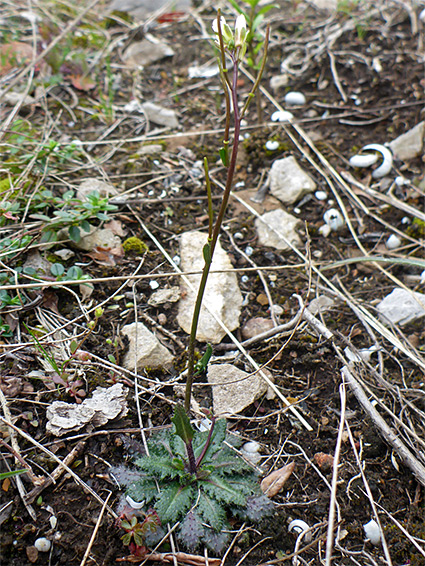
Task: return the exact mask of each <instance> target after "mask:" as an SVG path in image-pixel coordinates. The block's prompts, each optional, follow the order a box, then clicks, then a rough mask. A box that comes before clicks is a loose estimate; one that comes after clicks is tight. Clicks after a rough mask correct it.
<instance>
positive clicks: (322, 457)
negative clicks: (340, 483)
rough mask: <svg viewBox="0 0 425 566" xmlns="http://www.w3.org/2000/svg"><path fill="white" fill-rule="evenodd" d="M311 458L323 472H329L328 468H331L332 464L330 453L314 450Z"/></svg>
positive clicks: (332, 459)
mask: <svg viewBox="0 0 425 566" xmlns="http://www.w3.org/2000/svg"><path fill="white" fill-rule="evenodd" d="M313 458H314V461H315V462H316V464H317V465H318V466H319V468H320V469H321V470H323V471H324V472H329V470H332V468H333V465H334V457H333V456H332V454H325V453H324V452H316V454H315V455H314V456H313Z"/></svg>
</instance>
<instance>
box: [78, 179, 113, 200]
mask: <svg viewBox="0 0 425 566" xmlns="http://www.w3.org/2000/svg"><path fill="white" fill-rule="evenodd" d="M93 191H96V192H97V193H99V196H100V197H102V198H104V197H113V196H115V195H117V194H118V191H117V189H116V188H115V187H114V186H113V185H111V184H110V183H105V181H102V180H101V179H96V177H89V178H88V179H85V180H84V181H83V182H82V183H80V185H79V187H78V189H77V198H79V199H80V200H87V195H89V194H90V193H92V192H93Z"/></svg>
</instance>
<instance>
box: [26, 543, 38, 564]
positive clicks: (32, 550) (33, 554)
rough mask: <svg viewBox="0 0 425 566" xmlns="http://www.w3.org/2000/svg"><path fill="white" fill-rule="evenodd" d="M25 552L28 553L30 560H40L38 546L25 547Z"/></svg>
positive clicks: (34, 561) (32, 561)
mask: <svg viewBox="0 0 425 566" xmlns="http://www.w3.org/2000/svg"><path fill="white" fill-rule="evenodd" d="M25 552H26V553H27V558H28V560H29V561H30V562H31V563H32V564H35V563H36V562H37V560H38V550H37V549H36V547H35V546H27V547H26V549H25Z"/></svg>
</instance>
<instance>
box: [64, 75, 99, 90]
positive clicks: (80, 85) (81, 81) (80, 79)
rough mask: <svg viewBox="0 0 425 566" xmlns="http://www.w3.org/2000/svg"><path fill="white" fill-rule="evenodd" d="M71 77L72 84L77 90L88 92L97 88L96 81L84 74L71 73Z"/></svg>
mask: <svg viewBox="0 0 425 566" xmlns="http://www.w3.org/2000/svg"><path fill="white" fill-rule="evenodd" d="M69 78H70V79H71V84H72V86H73V87H74V88H76V89H77V90H83V91H85V92H88V91H89V90H93V89H94V88H96V83H95V82H94V81H93V80H92V79H91V78H90V77H85V76H83V75H69Z"/></svg>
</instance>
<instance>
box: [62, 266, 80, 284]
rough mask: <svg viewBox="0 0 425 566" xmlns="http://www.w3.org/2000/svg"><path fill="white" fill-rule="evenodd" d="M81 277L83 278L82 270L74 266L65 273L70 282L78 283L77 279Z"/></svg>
mask: <svg viewBox="0 0 425 566" xmlns="http://www.w3.org/2000/svg"><path fill="white" fill-rule="evenodd" d="M82 276H83V270H82V269H81V267H78V266H76V265H73V266H72V267H70V268H69V269H68V271H67V272H66V277H67V279H69V280H70V281H78V280H79V279H81V277H82Z"/></svg>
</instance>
